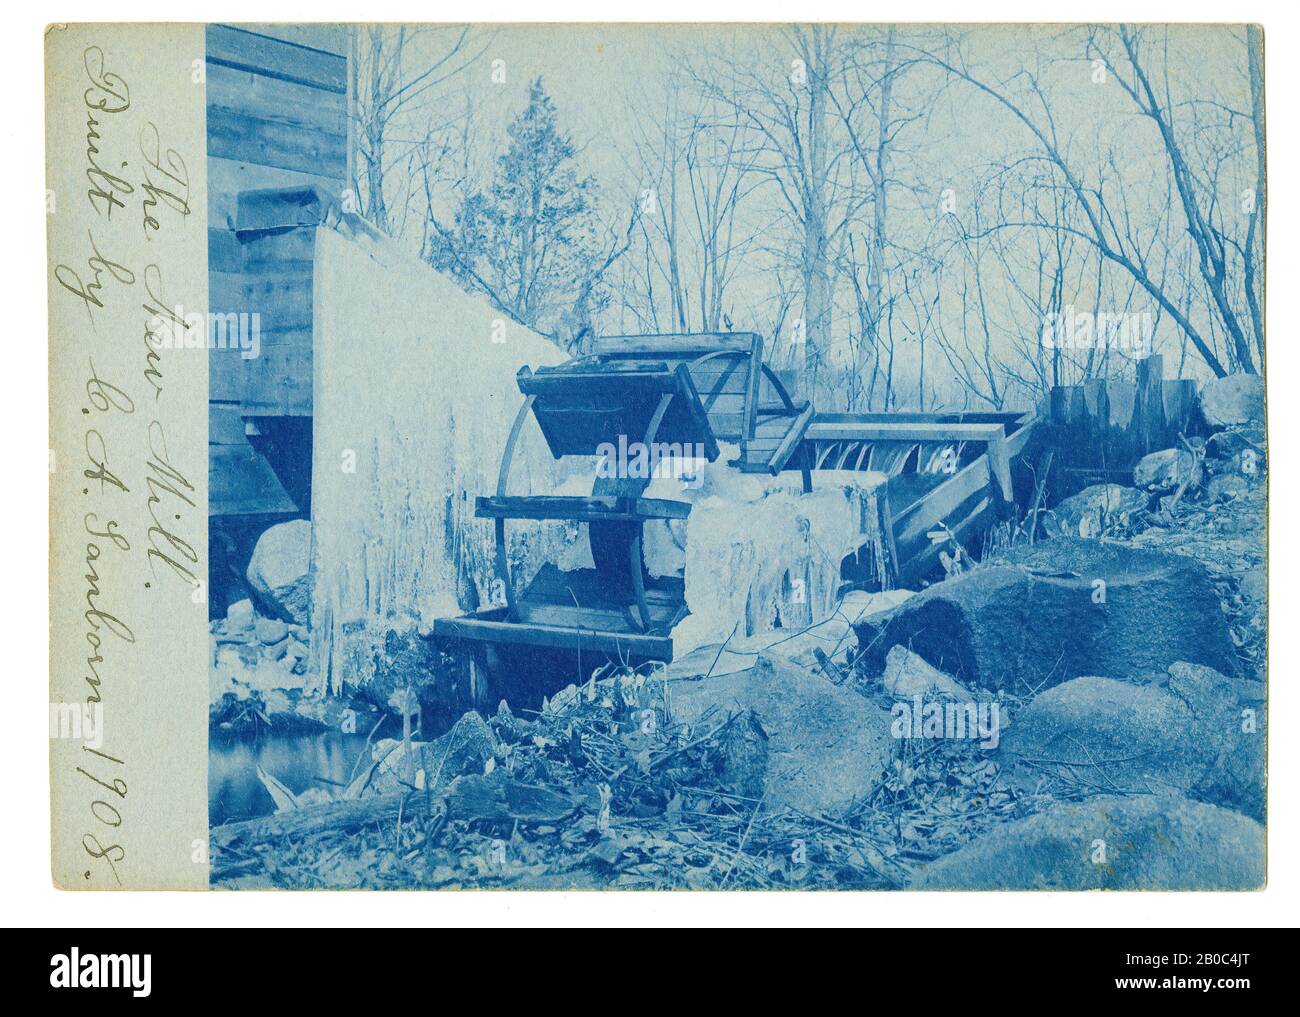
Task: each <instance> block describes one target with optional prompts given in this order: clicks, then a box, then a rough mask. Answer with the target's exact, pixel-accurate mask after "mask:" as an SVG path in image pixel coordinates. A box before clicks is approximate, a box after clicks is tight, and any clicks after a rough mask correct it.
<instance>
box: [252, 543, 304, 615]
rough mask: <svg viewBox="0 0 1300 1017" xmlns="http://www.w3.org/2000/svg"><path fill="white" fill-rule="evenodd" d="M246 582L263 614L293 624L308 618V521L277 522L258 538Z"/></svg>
mask: <svg viewBox="0 0 1300 1017" xmlns="http://www.w3.org/2000/svg"><path fill="white" fill-rule="evenodd" d="M247 576H248V585H249V586H250V587H252V589H253V593H254V596H255V597H256V599H257V601H258V606H259V607H260V608H261V610H262V613H263V614H266V615H268V616H270V617H274V618H279V619H281V620H282V621H287V622H293V623H294V624H296V625H306V624H308V623H309V622H310V621H311V523H310V522H308V521H307V520H306V519H292V520H290V521H289V522H287V523H276V524H275V525H274V526H272V527H271V528H270V529H269V530H267V531H266V532H265V533H263V534H262V535H261V536H260V537H258V538H257V545H256V546H255V547H254V548H253V557H252V560H251V561H249V563H248V572H247Z"/></svg>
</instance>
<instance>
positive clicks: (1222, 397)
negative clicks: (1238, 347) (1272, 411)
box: [1201, 374, 1264, 428]
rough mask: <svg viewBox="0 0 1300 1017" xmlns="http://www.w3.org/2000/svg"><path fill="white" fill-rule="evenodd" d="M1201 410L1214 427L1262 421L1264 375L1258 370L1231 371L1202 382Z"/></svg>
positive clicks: (1235, 425)
mask: <svg viewBox="0 0 1300 1017" xmlns="http://www.w3.org/2000/svg"><path fill="white" fill-rule="evenodd" d="M1201 413H1202V414H1203V415H1204V416H1205V420H1206V422H1207V423H1208V424H1209V425H1210V426H1211V427H1214V428H1220V427H1237V426H1240V425H1242V424H1250V423H1263V421H1264V379H1263V378H1261V377H1260V376H1259V375H1258V374H1230V375H1228V376H1227V377H1226V378H1215V379H1214V380H1213V381H1207V382H1206V383H1205V384H1204V385H1203V386H1201Z"/></svg>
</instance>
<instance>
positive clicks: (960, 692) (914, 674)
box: [882, 646, 971, 700]
mask: <svg viewBox="0 0 1300 1017" xmlns="http://www.w3.org/2000/svg"><path fill="white" fill-rule="evenodd" d="M882 682H883V684H884V686H885V691H886V692H888V693H889V694H890V695H891V696H895V697H896V698H898V699H911V698H912V697H914V696H921V697H923V698H924V697H928V696H932V695H939V696H945V697H947V698H949V699H955V700H968V699H970V698H971V695H970V692H969V691H968V690H967V689H966V688H965V687H964V686H963V685H960V684H958V683H957V682H955V681H953V680H952V679H951V678H949V677H948V676H947V675H946V674H944V673H943V672H942V671H937V670H935V669H934V668H933V667H931V666H930V665H929V664H927V663H926V662H925V661H924V660H923V659H921V658H920V657H918V656H917V655H916V654H915V653H913V652H912V651H911V650H909V649H907V647H905V646H894V647H891V648H890V651H889V654H888V656H887V657H886V658H885V674H884V677H883V679H882Z"/></svg>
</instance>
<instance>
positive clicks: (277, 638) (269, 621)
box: [253, 617, 289, 646]
mask: <svg viewBox="0 0 1300 1017" xmlns="http://www.w3.org/2000/svg"><path fill="white" fill-rule="evenodd" d="M253 631H254V632H255V633H256V634H257V638H258V641H259V642H261V643H263V644H264V645H266V646H271V645H272V644H274V643H279V642H281V641H283V639H284V638H285V636H287V635H288V634H289V626H288V625H286V624H285V623H284V622H282V621H280V619H279V618H261V617H259V618H258V619H257V621H255V622H254V623H253Z"/></svg>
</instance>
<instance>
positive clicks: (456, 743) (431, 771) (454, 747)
mask: <svg viewBox="0 0 1300 1017" xmlns="http://www.w3.org/2000/svg"><path fill="white" fill-rule="evenodd" d="M496 747H497V741H496V737H495V736H494V735H493V734H492V729H491V728H490V727H488V725H487V722H486V721H484V720H483V718H482V717H480V716H479V715H478V714H477V713H474V712H472V711H471V712H469V713H466V714H464V715H463V716H462V717H461V718H460V720H458V721H456V723H455V724H454V725H452V728H451V730H450V731H448V732H447V733H446V734H445V735H443V736H442V737H440V738H435V739H434V740H433V741H431V742H412V743H411V757H410V759H409V760H408V759H407V757H406V753H405V752H404V751H403V749H402V741H401V739H400V738H385V739H381V740H380V741H378V742H376V743H375V747H374V749H373V750H372V755H373V757H374V758H375V759H377V760H379V761H380V762H379V772H378V773H377V774H376V776H375V785H376V787H375V789H376V790H377V791H379V792H380V793H384V792H385V791H397V790H400V789H401V787H402V786H404V785H405V786H410V787H417V788H423V789H428V790H431V791H439V790H441V789H442V788H444V787H446V786H447V785H449V784H450V783H451V782H452V781H453V780H455V779H456V778H457V777H460V776H463V775H466V774H482V773H483V771H484V769H485V768H486V767H487V763H488V760H489V759H492V758H493V757H494V756H495V755H496Z"/></svg>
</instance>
